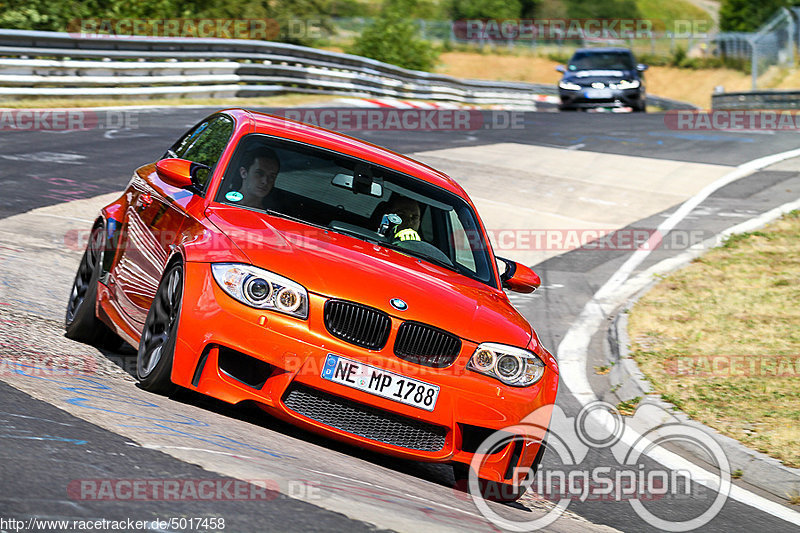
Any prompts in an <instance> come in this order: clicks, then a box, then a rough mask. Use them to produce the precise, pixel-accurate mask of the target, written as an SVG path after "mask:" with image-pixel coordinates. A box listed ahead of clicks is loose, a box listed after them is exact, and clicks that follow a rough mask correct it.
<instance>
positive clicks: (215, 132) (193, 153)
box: [175, 116, 233, 190]
mask: <svg viewBox="0 0 800 533" xmlns="http://www.w3.org/2000/svg"><path fill="white" fill-rule="evenodd" d="M232 134H233V120H231V119H230V118H228V117H226V116H219V117H217V118H215V119H213V120H212V121H211V122H209V123H208V124H207V125H205V124H201V125H200V126H199V127H198V128H197V130H196V131H195V132H192V135H191V136H190V138H189V139H188V141H189V142H187V143H186V144H188V147H186V148H185V149H184V148H183V146H180V147H178V150H180V152H179V151H178V150H176V151H175V154H176V155H177V156H178V157H180V158H181V159H188V160H189V161H193V162H195V163H202V164H203V165H206V166H207V167H209V169H210V170H205V169H201V170H199V171H198V172H197V174H196V177H197V181H198V183H199V185H200V187H201V188H202V189H203V190H205V188H206V185H208V177H209V176H210V175H211V172H213V170H214V165H216V164H217V161H219V158H220V156H221V155H222V152H223V150H225V147H226V146H227V145H228V141H229V140H230V138H231V135H232Z"/></svg>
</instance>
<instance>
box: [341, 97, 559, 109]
mask: <svg viewBox="0 0 800 533" xmlns="http://www.w3.org/2000/svg"><path fill="white" fill-rule="evenodd" d="M534 100H535V101H536V102H547V103H558V102H559V99H558V97H557V96H546V95H535V96H534ZM337 102H340V103H342V104H347V105H349V106H354V107H366V108H390V109H503V110H520V111H536V104H535V103H533V102H531V103H524V104H523V103H520V104H494V105H491V106H487V107H483V108H482V107H481V106H478V105H475V104H461V103H458V102H431V101H423V100H400V99H398V98H340V99H338V100H337Z"/></svg>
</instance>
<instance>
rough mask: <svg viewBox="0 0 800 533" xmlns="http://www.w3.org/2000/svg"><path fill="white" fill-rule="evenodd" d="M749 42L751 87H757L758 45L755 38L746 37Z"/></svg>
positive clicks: (753, 88)
mask: <svg viewBox="0 0 800 533" xmlns="http://www.w3.org/2000/svg"><path fill="white" fill-rule="evenodd" d="M748 41H749V42H750V76H751V77H752V83H751V85H752V87H751V89H752V90H753V91H755V90H756V89H757V88H758V46H757V44H756V41H755V39H748Z"/></svg>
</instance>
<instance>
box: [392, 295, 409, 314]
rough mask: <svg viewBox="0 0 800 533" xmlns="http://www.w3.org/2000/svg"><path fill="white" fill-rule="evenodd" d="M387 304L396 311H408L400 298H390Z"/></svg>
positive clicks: (406, 305)
mask: <svg viewBox="0 0 800 533" xmlns="http://www.w3.org/2000/svg"><path fill="white" fill-rule="evenodd" d="M389 303H390V304H392V307H394V308H395V309H397V310H398V311H405V310H406V309H408V304H407V303H405V302H404V301H403V300H401V299H400V298H392V299H391V300H389Z"/></svg>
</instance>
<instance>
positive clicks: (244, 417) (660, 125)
mask: <svg viewBox="0 0 800 533" xmlns="http://www.w3.org/2000/svg"><path fill="white" fill-rule="evenodd" d="M208 112H209V110H208V109H172V110H168V111H160V112H157V113H142V114H140V115H138V117H137V122H138V127H137V128H136V129H130V130H124V129H121V130H102V129H96V130H89V131H83V132H71V133H54V132H25V133H23V132H4V133H3V134H2V139H3V142H2V145H0V161H2V162H1V163H0V184H1V185H2V191H3V193H2V196H0V218H5V217H8V216H11V215H15V214H19V213H23V212H26V211H28V210H31V209H35V208H38V207H42V206H46V205H54V204H58V203H62V202H65V201H70V200H77V199H81V198H89V197H93V196H97V195H99V194H103V193H108V192H113V191H119V190H121V189H122V188H123V187H124V185H125V184H126V182H127V180H128V178H129V176H130V174H131V172H132V170H133V169H134V168H136V167H137V166H139V165H141V164H144V163H147V162H149V161H152V160H155V159H156V158H158V157H159V156H160V155H161V154H163V152H164V150H165V149H166V147H167V146H169V145H170V144H172V142H173V141H174V140H175V139H176V138H177V137H178V136H179V135H180V134H181V133H182V132H183V131H185V130H186V129H187V128H188V127H189V126H191V125H193V124H194V123H196V122H197V121H198V120H199V119H201V118H202V117H204V116H205V115H207V114H208ZM523 124H524V127H522V128H518V129H481V130H477V131H467V132H452V131H451V132H419V131H415V132H402V131H401V132H398V131H392V132H382V131H362V132H351V134H353V135H354V136H356V137H360V138H363V139H365V140H368V141H371V142H374V143H376V144H379V145H383V146H386V147H388V148H391V149H393V150H396V151H398V152H401V153H413V152H420V151H425V150H431V149H444V148H454V147H464V146H482V145H487V144H494V143H503V142H515V143H521V144H532V145H540V146H549V147H561V148H568V149H570V150H589V151H594V152H601V153H609V154H620V155H633V156H644V157H651V158H658V159H670V160H677V161H691V162H698V163H712V164H724V165H731V166H735V165H739V164H742V163H744V162H746V161H750V160H753V159H755V158H758V157H762V156H766V155H769V154H773V153H778V152H782V151H786V150H790V149H794V148H796V147H797V146H798V140H800V137H798V135H797V134H795V133H792V132H783V133H775V134H763V133H744V132H739V133H734V132H730V133H728V132H677V131H673V130H670V129H668V128H667V127H666V126H665V125H664V124H665V123H664V116H663V115H661V114H646V115H640V114H630V115H628V114H585V113H575V114H572V113H569V114H567V113H565V114H554V113H525V114H524V123H523ZM564 164H565V165H569V155H568V152H565V158H564ZM456 177H457V176H456ZM643 179H644V178H643ZM798 191H800V175H798V173H796V172H793V171H789V170H784V171H780V170H768V171H762V172H758V173H755V174H753V175H751V176H749V177H746V178H743V179H742V180H740V181H737V182H735V183H733V184H731V185H728V186H726V187H723V188H722V189H720V190H719V191H717V192H716V193H714V194H713V195H712V196H711V197H710V198H708V199H707V200H706V201H704V202H703V203H702V204H701V206H700V207H699V208H698V209H696V210H695V211H694V212H693V213H692V215H691V216H690V217H687V218H686V219H685V220H684V221H683V222H682V223H681V224H680V225H679V226H678V228H677V229H678V230H681V229H685V230H701V231H703V232H704V233H705V234H707V235H713V234H715V233H717V232H719V231H721V230H723V229H725V228H727V227H730V226H732V225H734V224H736V223H738V222H741V221H742V220H743V219H744V218H743V217H745V216H755V215H756V214H758V213H761V212H764V211H767V210H769V209H771V208H773V207H776V206H778V205H781V204H783V203H786V202H789V201H792V200H796V199H797V198H798V196H800V194H798ZM672 211H674V209H669V210H667V211H665V212H662V213H657V214H655V215H653V216H652V217H649V218H647V219H644V220H640V221H637V222H636V224H635V225H634V226H635V227H636V228H655V227H657V226H658V224H659V223H660V222H661V221H663V220H664V218H665V216H667V215H668V214H670V213H671V212H672ZM91 217H92V213H85V214H84V215H83V218H91ZM2 244H13V243H2ZM629 253H630V252H623V251H620V252H604V253H599V252H597V251H593V250H576V251H573V252H569V253H566V254H563V255H561V256H558V257H555V258H552V259H549V260H547V261H545V262H543V263H540V264H538V265H533V266H534V268H535V270H536V272H537V273H539V274H540V276H541V277H542V280H543V290H541V291H537V293H535V297H532V298H514V299H513V301H514V303H515V305H517V306H518V307H519V308H520V310H521V311H522V312H523V313H524V314H525V315H526V316H527V317H528V319H529V320H530V321H531V322H532V323H533V324H534V327H535V328H536V330H537V332H538V333H539V336H540V338H541V340H542V342H543V343H544V344H545V346H547V347H548V348H549V349H550V350H551V351H554V350H555V349H556V347H557V346H558V344H559V342H560V341H561V339H562V338H563V336H564V334H565V332H566V331H567V329H568V328H569V326H570V324H572V322H573V321H574V320H575V318H576V317H577V315H578V313H580V311H581V309H582V308H583V306H584V305H585V304H586V302H587V301H589V299H590V298H591V297H592V295H593V294H594V293H595V291H597V289H598V288H599V287H600V286H602V285H603V283H604V282H605V281H606V280H607V279H608V278H609V277H610V276H611V275H612V274H613V273H614V272H615V271H616V270H617V269H618V268H619V266H620V265H621V264H622V263H623V262H624V261H625V259H626V258H627V256H628V254H629ZM675 253H677V252H676V251H674V250H666V249H662V250H657V251H655V252H654V253H653V254H651V256H650V257H648V259H647V260H646V261H645V262H644V263H643V264H642V265H640V266H639V268H638V269H637V272H638V271H643V270H645V269H646V268H648V267H649V266H651V265H653V264H655V263H657V262H658V261H660V260H662V259H665V258H667V257H670V256H671V255H674V254H675ZM548 287H561V288H560V289H559V290H548ZM4 327H5V326H4ZM601 343H602V335H597V336H596V338H595V339H594V340H593V342H592V346H591V347H590V354H592V355H591V357H592V359H591V360H590V361H589V363H588V367H589V368H591V367H592V365H593V364H600V363H601V362H602V356H601V354H602V345H601ZM109 357H110V358H112V359H115V360H119V359H124V358H125V357H128V358H129V357H130V354H127V355H126V354H125V353H122V354H109ZM590 379H591V381H592V385H593V386H594V388H595V390H596V391H600V392H601V394H602V391H605V390H607V388H608V387H607V384H606V383H604V378H603V376H590ZM0 398H2V402H0V406H2V407H1V408H0V425H2V428H0V431H2V432H3V435H2V447H1V448H0V474H2V476H1V477H2V480H3V485H2V487H1V488H0V508H2V515H3V516H11V515H13V516H26V517H27V516H34V515H36V516H43V515H45V516H50V517H66V516H69V517H84V518H90V517H97V518H100V517H105V518H109V519H111V518H128V517H135V518H137V519H138V518H141V519H148V518H150V519H152V518H156V517H165V516H225V517H226V520H229V522H228V524H230V527H229V528H226V531H255V530H326V531H328V530H330V531H333V530H337V531H341V530H345V529H350V530H353V531H361V530H370V529H373V526H372V525H371V524H368V523H366V522H363V521H361V520H358V517H355V519H354V517H348V516H345V515H343V514H340V513H336V512H333V511H330V510H327V509H324V508H322V507H319V506H315V505H313V504H309V503H304V502H302V501H298V500H295V499H291V498H287V497H285V496H284V495H281V494H278V493H275V494H274V499H270V500H269V501H266V502H265V501H259V502H216V503H208V502H204V503H202V504H198V503H192V502H182V503H176V502H148V503H147V504H141V503H139V504H135V503H130V502H95V503H91V502H88V503H87V502H79V503H76V502H75V501H72V500H68V499H67V498H65V497H64V491H63V487H64V486H65V485H66V484H68V483H69V480H74V479H79V478H122V479H126V478H128V479H130V478H148V477H165V478H176V479H183V478H185V479H212V478H215V477H218V476H217V475H216V474H213V473H209V472H207V471H203V470H201V469H200V468H199V467H198V466H195V465H192V464H189V463H187V462H182V461H179V460H177V459H174V458H173V457H169V456H167V455H164V454H162V453H160V452H158V451H154V450H147V449H142V448H138V447H135V446H131V445H130V443H129V442H127V439H125V438H124V437H122V436H120V435H117V434H115V433H113V432H110V431H107V430H105V429H102V428H99V427H97V426H95V425H93V424H90V423H88V422H86V421H85V420H83V419H79V418H76V417H72V416H71V415H69V414H66V413H64V412H63V411H61V410H59V409H57V408H56V407H53V406H52V405H50V404H48V403H46V402H42V401H39V400H35V399H33V398H31V397H29V396H27V395H26V394H24V393H22V392H20V391H18V390H17V389H15V388H12V387H10V386H8V385H6V384H4V383H0ZM174 401H179V402H181V403H183V404H185V405H186V406H188V408H190V409H198V410H207V411H211V412H213V413H219V414H221V415H224V416H229V417H231V419H232V420H233V419H238V420H240V421H244V422H246V423H253V424H259V423H263V421H259V413H254V412H252V411H249V410H246V409H245V410H236V409H232V408H229V407H227V406H225V405H221V404H219V403H217V402H214V401H209V400H206V399H202V398H197V397H195V396H193V395H191V394H186V395H182V396H179V397H178V398H175V399H174ZM558 404H559V406H560V407H561V408H562V409H564V410H565V411H566V412H567V413H568V414H571V415H573V416H574V415H575V413H577V411H578V403H577V401H576V400H575V399H574V398H572V397H571V396H570V394H569V392H568V390H567V389H566V387H562V388H561V390H560V393H559V400H558ZM270 427H271V428H272V429H274V428H275V427H277V428H278V430H279V431H282V432H284V433H285V434H286V435H288V436H289V437H291V438H295V439H300V440H307V441H310V442H314V443H317V444H320V445H321V446H323V447H325V448H329V449H331V450H334V451H335V452H337V453H340V454H345V455H349V456H351V457H353V458H355V459H356V460H363V461H364V464H365V466H364V468H370V466H371V465H376V464H381V463H384V464H382V465H381V466H388V468H389V469H391V470H396V471H399V472H403V473H406V474H411V475H412V476H417V477H418V478H419V480H420V483H428V482H433V483H436V484H439V485H441V486H442V487H443V490H444V488H445V487H447V486H448V485H449V484H451V483H452V478H451V477H449V476H450V474H449V472H448V471H447V469H446V468H438V467H435V466H432V467H423V466H420V465H417V464H414V463H408V462H405V461H396V460H384V459H383V458H382V457H376V456H374V455H371V454H362V453H361V452H360V451H358V450H355V449H352V448H349V447H346V446H341V445H338V444H334V443H332V442H330V441H326V440H325V439H318V438H317V437H313V436H310V435H308V434H305V433H303V432H298V431H295V430H294V429H293V428H291V427H287V426H285V425H281V424H271V426H270ZM33 436H38V437H36V438H33ZM29 437H30V438H29ZM78 442H83V444H77V443H78ZM322 459H323V460H324V459H325V456H323V457H322ZM548 461H553V457H552V455H551V454H550V453H549V452H548V455H546V456H545V462H546V463H547V462H548ZM614 464H616V460H615V459H614V458H613V457H611V455H610V453H609V452H608V451H607V450H592V451H590V452H589V454H588V455H587V457H586V458H585V460H584V462H583V463H582V466H583V467H586V468H591V467H594V466H599V465H602V466H606V465H614ZM645 465H646V468H647V469H650V468H656V465H654V464H653V463H652V462H645ZM745 488H748V489H750V490H753V491H754V492H756V493H759V491H758V490H757V489H753V488H752V487H745ZM695 489H696V490H695ZM704 494H705V495H706V497H707V496H708V491H705V492H704V489H702V488H699V489H698V488H696V487H695V488H693V495H695V496H693V497H692V498H682V499H670V498H665V499H662V500H657V501H653V502H650V503H647V504H646V506H647V508H648V509H650V510H652V512H653V513H655V514H657V515H659V516H662V517H664V518H670V519H673V520H684V519H686V518H688V517H691V516H695V515H698V514H700V513H701V512H702V511H703V510H704V509H705V508H706V507H707V506H708V500H707V499H705V498H704V497H703V495H704ZM698 495H699V496H698ZM762 495H763V494H762ZM569 510H570V511H572V512H574V513H576V514H578V515H580V516H582V517H584V518H585V519H587V520H589V521H591V522H593V523H595V524H603V525H607V526H610V527H612V528H615V529H619V530H622V531H656V530H657V529H656V528H654V527H652V526H650V525H648V524H647V523H645V522H643V521H642V520H641V518H639V516H637V515H636V514H635V513H634V512H633V510H632V508H631V506H630V504H629V503H628V502H626V501H619V502H612V501H603V502H583V503H582V502H579V501H578V502H572V503H571V504H570V506H569ZM433 529H435V527H433ZM755 529H759V530H769V531H792V530H796V529H794V526H792V525H790V524H788V523H787V522H784V521H782V520H780V519H778V518H776V517H774V516H772V515H770V514H767V513H764V512H762V511H760V510H758V509H755V508H753V507H751V506H748V505H745V504H742V503H739V502H736V501H733V500H729V501H728V502H727V503H726V504H725V506H724V508H723V509H722V511H721V513H720V514H719V515H718V516H717V517H716V518H715V519H714V520H713V521H712V522H711V523H709V524H707V525H705V526H704V527H703V528H702V530H703V531H720V532H724V531H740V530H755Z"/></svg>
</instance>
